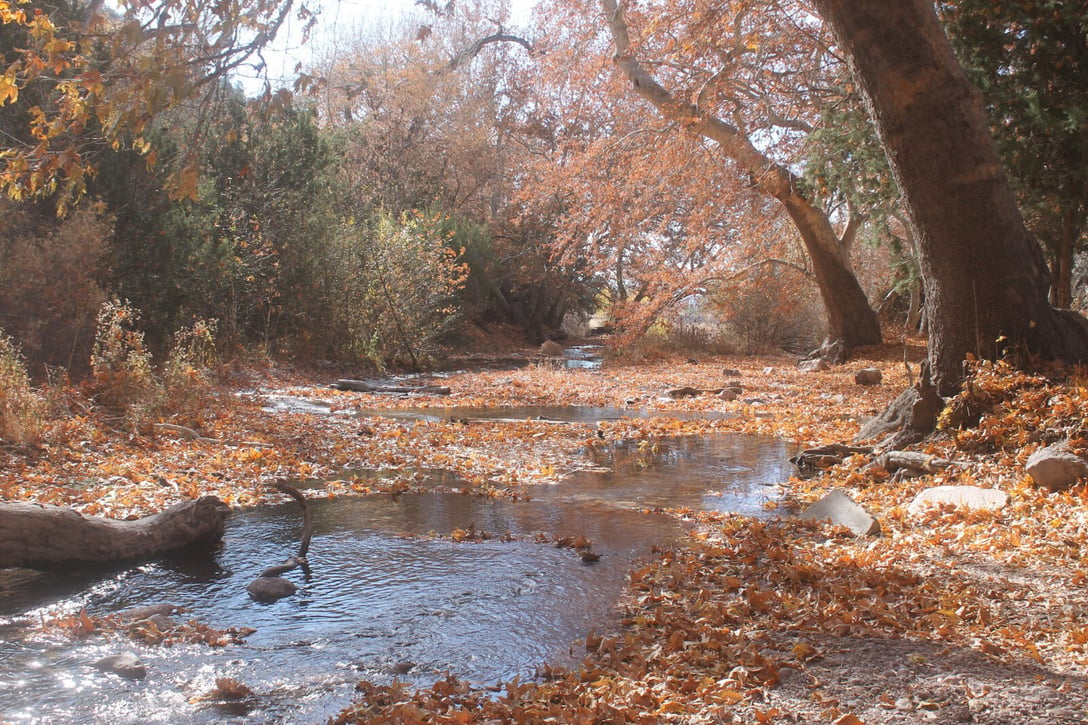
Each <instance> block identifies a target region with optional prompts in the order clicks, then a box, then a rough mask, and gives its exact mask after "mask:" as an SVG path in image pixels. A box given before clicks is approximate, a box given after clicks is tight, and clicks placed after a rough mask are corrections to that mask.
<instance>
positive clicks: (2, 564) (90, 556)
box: [0, 496, 230, 569]
mask: <svg viewBox="0 0 1088 725" xmlns="http://www.w3.org/2000/svg"><path fill="white" fill-rule="evenodd" d="M229 513H230V508H229V507H228V506H227V505H226V504H225V503H223V502H222V501H220V500H219V499H218V498H216V497H215V496H204V497H202V498H199V499H197V500H195V501H185V502H183V503H180V504H177V505H176V506H172V507H171V508H168V509H166V510H165V511H163V512H162V513H158V514H155V515H154V516H147V517H145V518H142V519H137V520H135V521H118V520H115V519H107V518H103V517H100V516H83V515H82V514H80V513H79V512H77V511H73V510H72V509H67V508H62V507H60V506H43V505H40V504H31V503H4V504H0V569H2V568H6V567H26V568H32V569H58V568H69V567H75V566H80V565H86V564H105V563H109V562H114V561H125V560H131V559H143V558H148V557H153V556H158V555H159V554H164V553H167V552H170V551H176V550H179V549H185V548H188V547H192V546H210V545H212V544H215V543H216V542H218V541H219V540H220V539H222V538H223V531H224V529H225V527H226V519H227V515H228V514H229Z"/></svg>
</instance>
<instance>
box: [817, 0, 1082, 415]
mask: <svg viewBox="0 0 1088 725" xmlns="http://www.w3.org/2000/svg"><path fill="white" fill-rule="evenodd" d="M815 5H816V7H817V9H818V10H819V12H820V14H821V15H822V16H823V18H824V20H826V21H827V22H828V23H829V25H830V26H831V28H832V30H833V32H834V34H835V37H836V39H837V40H838V42H839V44H840V45H841V46H842V48H843V50H844V51H845V53H846V56H847V59H848V60H849V62H850V66H851V70H852V71H853V73H854V78H855V79H856V81H857V83H858V84H859V86H860V87H861V90H862V92H863V94H864V97H865V101H866V104H867V105H868V106H869V112H870V114H871V115H872V117H873V119H874V121H875V122H876V126H877V130H878V132H879V134H880V139H881V143H882V144H883V146H884V149H885V152H886V153H887V154H888V160H889V162H890V163H891V168H892V170H893V172H894V173H895V177H896V180H897V181H898V182H899V187H900V189H901V190H902V192H903V196H904V199H905V201H906V206H907V209H908V211H909V213H910V218H911V223H912V225H913V227H914V231H915V235H916V237H917V239H918V246H919V253H920V262H921V272H922V279H923V283H924V286H925V305H926V318H927V321H928V324H929V359H930V365H931V367H932V372H933V376H934V383H935V384H936V386H937V388H938V390H939V392H941V393H942V394H949V393H951V392H953V391H955V390H956V389H958V387H959V385H960V383H961V382H962V379H963V361H964V360H965V359H966V357H967V356H968V355H975V356H978V357H982V358H991V359H992V358H995V357H998V356H1001V355H1005V354H1007V353H1009V352H1013V353H1031V354H1035V355H1040V356H1043V357H1048V358H1062V359H1067V360H1083V359H1085V358H1086V357H1088V324H1086V323H1085V321H1084V319H1083V318H1081V317H1080V316H1079V315H1075V314H1074V313H1071V312H1068V311H1063V310H1055V309H1054V308H1052V307H1051V306H1050V304H1049V302H1048V299H1047V294H1048V290H1049V287H1050V274H1049V270H1048V269H1047V266H1046V263H1045V261H1044V259H1043V254H1042V251H1041V250H1040V248H1039V245H1038V243H1037V242H1036V241H1035V239H1034V238H1033V237H1032V236H1031V235H1030V233H1029V232H1028V231H1027V228H1026V227H1025V225H1024V221H1023V218H1022V217H1021V215H1020V212H1019V210H1018V208H1017V206H1016V199H1015V197H1014V195H1013V192H1012V189H1011V188H1010V186H1009V184H1008V181H1007V179H1006V178H1005V174H1004V171H1003V169H1002V165H1001V161H1000V159H999V157H998V155H997V152H996V151H995V149H994V145H993V142H992V140H991V138H990V134H989V129H988V126H987V122H986V114H985V110H984V107H983V103H982V97H981V95H980V93H979V92H978V90H977V89H975V88H974V87H973V86H972V85H971V84H970V82H969V81H968V80H967V76H966V75H965V74H964V72H963V69H962V68H961V67H960V65H959V63H958V62H957V60H956V57H955V55H954V54H953V52H952V47H951V45H950V44H949V42H948V39H947V37H945V35H944V31H943V29H942V28H941V25H940V23H939V21H938V20H937V16H936V14H935V12H934V10H933V4H932V3H931V2H928V0H894V2H889V1H888V0H815Z"/></svg>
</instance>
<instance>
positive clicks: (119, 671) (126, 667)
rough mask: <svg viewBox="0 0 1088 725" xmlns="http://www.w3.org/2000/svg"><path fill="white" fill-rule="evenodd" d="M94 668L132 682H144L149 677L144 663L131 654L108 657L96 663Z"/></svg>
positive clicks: (125, 653)
mask: <svg viewBox="0 0 1088 725" xmlns="http://www.w3.org/2000/svg"><path fill="white" fill-rule="evenodd" d="M94 666H95V668H96V669H99V670H102V671H103V672H112V673H113V674H115V675H118V676H120V677H127V678H128V679H130V680H142V679H144V678H145V677H147V668H146V667H144V663H143V662H141V661H140V658H139V657H137V656H136V655H134V654H133V653H131V652H123V653H121V654H116V655H107V656H105V657H103V658H102V659H100V660H98V661H97V662H95V663H94Z"/></svg>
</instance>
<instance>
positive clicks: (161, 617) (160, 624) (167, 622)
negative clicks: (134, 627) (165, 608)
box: [134, 614, 178, 632]
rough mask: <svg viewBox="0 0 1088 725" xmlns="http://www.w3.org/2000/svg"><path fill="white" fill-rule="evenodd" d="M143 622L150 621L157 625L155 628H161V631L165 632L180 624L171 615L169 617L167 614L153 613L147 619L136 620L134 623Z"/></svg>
mask: <svg viewBox="0 0 1088 725" xmlns="http://www.w3.org/2000/svg"><path fill="white" fill-rule="evenodd" d="M142 622H148V623H150V624H153V625H155V629H157V630H159V631H160V632H165V631H166V630H168V629H173V628H174V627H176V626H177V624H178V623H177V622H175V621H174V620H173V619H171V618H170V617H167V616H166V615H165V614H152V615H151V616H150V617H147V618H145V619H138V620H136V622H135V623H134V624H140V623H142Z"/></svg>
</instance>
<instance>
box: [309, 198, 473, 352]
mask: <svg viewBox="0 0 1088 725" xmlns="http://www.w3.org/2000/svg"><path fill="white" fill-rule="evenodd" d="M444 224H445V217H444V216H443V215H441V214H437V213H436V214H429V213H428V214H425V213H423V212H411V213H406V214H402V215H400V216H399V217H397V216H393V215H391V214H388V213H384V212H383V213H380V214H378V215H377V217H376V218H375V219H374V221H373V222H372V223H371V224H369V225H367V226H359V225H355V224H346V225H345V226H344V228H343V230H342V234H341V238H340V241H339V245H340V248H339V252H338V254H337V257H339V260H338V262H337V264H336V265H335V266H334V268H335V269H338V270H340V277H339V278H338V279H336V280H334V281H333V282H332V284H333V286H334V289H333V290H331V291H330V292H331V296H332V297H333V298H334V299H335V300H336V302H335V305H334V307H333V316H334V319H335V323H334V324H335V326H336V329H337V330H339V331H341V332H342V333H343V338H342V339H343V340H344V345H345V346H346V348H347V349H346V350H344V353H346V354H347V355H348V356H352V357H360V358H367V359H369V360H371V361H373V362H374V364H376V365H377V366H379V367H385V366H387V365H394V366H406V367H411V368H418V367H420V366H421V365H423V364H424V363H425V362H427V361H428V360H429V359H430V358H431V357H432V356H433V354H434V353H435V352H436V350H437V346H438V343H439V342H440V341H441V340H442V339H443V337H444V336H445V335H447V334H449V333H450V332H452V331H453V330H454V328H455V327H456V325H457V323H458V321H459V319H460V311H461V310H460V305H459V303H458V300H457V297H456V293H457V291H458V290H459V289H460V288H461V287H462V286H463V285H464V283H465V279H466V277H467V275H468V266H467V265H466V264H464V263H463V262H459V261H458V256H459V254H460V252H459V251H457V250H455V249H454V248H453V247H454V244H455V243H456V238H455V237H456V235H455V234H454V233H451V232H450V231H449V230H448V229H446V230H444V229H443V226H444Z"/></svg>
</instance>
